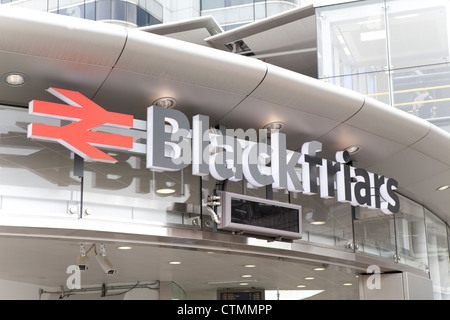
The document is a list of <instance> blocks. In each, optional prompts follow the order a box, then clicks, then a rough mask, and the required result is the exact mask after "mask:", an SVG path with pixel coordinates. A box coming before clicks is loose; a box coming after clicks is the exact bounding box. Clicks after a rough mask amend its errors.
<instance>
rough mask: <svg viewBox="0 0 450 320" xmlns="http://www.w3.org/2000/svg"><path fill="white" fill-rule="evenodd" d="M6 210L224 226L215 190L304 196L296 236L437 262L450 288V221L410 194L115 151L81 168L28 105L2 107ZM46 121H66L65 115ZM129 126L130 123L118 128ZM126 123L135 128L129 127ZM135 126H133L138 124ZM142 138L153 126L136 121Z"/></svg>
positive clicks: (433, 273)
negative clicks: (374, 206) (308, 185)
mask: <svg viewBox="0 0 450 320" xmlns="http://www.w3.org/2000/svg"><path fill="white" fill-rule="evenodd" d="M0 114H1V117H0V131H1V132H0V135H1V139H0V166H1V170H0V177H1V179H0V199H1V202H0V215H14V216H17V217H19V216H22V217H27V216H33V215H34V216H39V217H54V218H63V219H78V218H79V216H80V215H81V216H82V219H87V220H90V219H91V220H95V221H115V222H118V223H139V224H144V225H150V226H157V227H160V228H169V227H170V228H182V229H191V230H203V231H205V232H221V233H223V232H225V233H227V232H228V231H221V230H219V231H217V230H215V229H214V223H213V221H212V220H211V217H210V215H209V214H208V213H207V210H206V207H205V206H206V198H207V196H208V195H211V194H213V192H214V189H219V190H226V191H230V192H234V193H239V194H247V195H251V196H256V197H260V198H273V199H274V200H278V201H282V202H286V203H293V204H300V205H302V211H303V214H302V228H303V238H302V239H301V240H295V241H294V242H295V243H306V244H312V245H318V246H325V247H327V248H332V249H334V250H337V252H342V251H344V252H354V253H355V254H360V255H368V256H371V257H375V258H377V259H383V260H388V261H390V262H393V263H397V264H403V265H407V266H410V267H413V268H416V269H419V270H421V271H423V272H428V273H429V276H430V278H431V279H432V281H433V286H434V295H435V296H434V297H435V299H449V298H450V291H449V290H450V279H449V276H448V272H449V270H450V265H449V247H448V243H449V240H450V238H449V232H448V231H449V229H450V228H449V226H447V225H446V224H445V223H444V222H443V221H442V220H441V219H439V218H438V217H437V216H435V215H434V214H433V213H432V212H430V211H429V210H427V209H426V208H424V207H423V206H421V205H420V204H417V203H416V202H414V201H411V200H410V199H407V198H405V197H403V196H399V197H400V201H401V205H400V208H401V210H400V212H399V213H397V214H395V215H385V214H384V213H382V212H381V211H379V210H369V209H365V208H360V209H359V219H353V213H352V207H351V206H350V204H348V203H339V202H337V201H336V200H335V199H322V198H320V197H319V196H318V195H304V194H302V193H288V192H286V191H281V190H280V191H275V190H271V189H266V188H255V187H254V186H252V185H251V184H249V183H246V182H242V181H241V182H233V181H228V182H227V183H226V184H223V183H220V182H217V181H215V180H214V179H212V178H211V177H210V176H206V177H198V176H193V175H192V173H191V167H187V168H185V169H184V170H182V171H177V172H157V171H152V170H149V169H147V168H146V165H145V161H146V160H145V155H141V154H132V153H129V152H113V153H112V152H110V154H111V156H113V157H115V158H116V159H118V160H119V161H118V163H115V164H106V163H92V162H85V163H84V176H83V179H81V178H80V176H78V175H76V174H74V155H73V154H72V153H71V152H70V151H69V150H68V149H67V148H65V147H64V146H62V145H60V144H58V143H50V142H42V141H38V140H32V139H29V138H28V137H27V125H28V124H29V123H32V122H35V121H36V117H34V116H31V115H29V114H28V112H27V110H26V109H23V108H15V107H8V106H2V107H1V108H0ZM39 122H41V123H44V122H45V123H46V124H50V125H57V126H60V125H63V123H61V120H55V119H48V118H40V119H39ZM109 130H111V132H116V133H120V130H121V129H109ZM122 130H125V129H122ZM129 132H130V131H127V133H128V134H129ZM132 132H133V134H134V140H135V141H136V142H139V141H142V139H144V138H145V132H140V131H132Z"/></svg>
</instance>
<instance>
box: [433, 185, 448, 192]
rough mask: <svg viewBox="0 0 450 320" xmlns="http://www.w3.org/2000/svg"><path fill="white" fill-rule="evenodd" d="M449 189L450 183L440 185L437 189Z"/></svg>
mask: <svg viewBox="0 0 450 320" xmlns="http://www.w3.org/2000/svg"><path fill="white" fill-rule="evenodd" d="M448 189H450V185H449V184H446V185H443V186H440V187H439V188H437V189H436V191H445V190H448Z"/></svg>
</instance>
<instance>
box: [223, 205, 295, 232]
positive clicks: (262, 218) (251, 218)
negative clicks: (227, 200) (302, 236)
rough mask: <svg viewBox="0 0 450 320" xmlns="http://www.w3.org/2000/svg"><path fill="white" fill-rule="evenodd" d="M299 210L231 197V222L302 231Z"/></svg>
mask: <svg viewBox="0 0 450 320" xmlns="http://www.w3.org/2000/svg"><path fill="white" fill-rule="evenodd" d="M299 219H300V215H299V210H298V209H294V208H286V207H280V206H276V205H272V204H265V203H261V202H256V201H249V200H244V199H236V198H231V222H232V223H239V224H244V225H251V226H255V227H262V228H268V229H276V230H283V231H289V232H295V233H298V232H300V230H299V228H300V227H299V226H300V222H299Z"/></svg>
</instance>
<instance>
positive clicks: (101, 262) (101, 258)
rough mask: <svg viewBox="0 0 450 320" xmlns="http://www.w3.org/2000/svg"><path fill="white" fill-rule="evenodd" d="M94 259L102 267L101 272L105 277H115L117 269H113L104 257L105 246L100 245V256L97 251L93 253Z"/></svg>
mask: <svg viewBox="0 0 450 320" xmlns="http://www.w3.org/2000/svg"><path fill="white" fill-rule="evenodd" d="M94 254H95V258H96V259H97V262H98V264H99V265H100V267H102V269H103V271H104V272H105V273H106V274H107V275H111V276H112V275H115V274H116V273H117V269H115V268H114V266H113V265H112V263H111V262H110V261H109V259H108V258H107V257H106V250H105V245H104V244H103V243H102V244H100V254H98V252H97V250H96V251H95V252H94Z"/></svg>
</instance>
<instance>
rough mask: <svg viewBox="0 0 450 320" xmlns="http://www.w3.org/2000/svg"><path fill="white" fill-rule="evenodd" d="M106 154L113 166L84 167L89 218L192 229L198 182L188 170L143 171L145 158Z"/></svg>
mask: <svg viewBox="0 0 450 320" xmlns="http://www.w3.org/2000/svg"><path fill="white" fill-rule="evenodd" d="M142 134H145V133H142ZM110 154H111V155H112V156H113V157H114V158H115V159H117V160H118V162H117V163H115V164H105V163H85V178H84V191H85V193H84V207H85V208H86V209H88V210H89V211H90V213H89V217H93V218H99V217H107V218H108V219H119V220H129V219H133V220H142V221H146V222H148V223H152V224H157V225H164V226H166V225H172V224H177V225H184V226H186V227H191V226H192V221H191V220H192V218H193V217H198V216H199V214H200V180H199V178H198V177H196V176H192V174H191V170H192V169H191V167H187V168H185V169H183V170H180V171H176V172H156V171H151V170H149V169H147V168H146V166H145V161H146V159H145V155H134V154H131V153H129V152H123V153H110Z"/></svg>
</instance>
